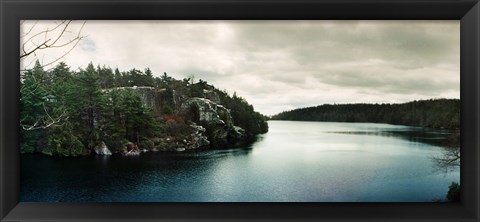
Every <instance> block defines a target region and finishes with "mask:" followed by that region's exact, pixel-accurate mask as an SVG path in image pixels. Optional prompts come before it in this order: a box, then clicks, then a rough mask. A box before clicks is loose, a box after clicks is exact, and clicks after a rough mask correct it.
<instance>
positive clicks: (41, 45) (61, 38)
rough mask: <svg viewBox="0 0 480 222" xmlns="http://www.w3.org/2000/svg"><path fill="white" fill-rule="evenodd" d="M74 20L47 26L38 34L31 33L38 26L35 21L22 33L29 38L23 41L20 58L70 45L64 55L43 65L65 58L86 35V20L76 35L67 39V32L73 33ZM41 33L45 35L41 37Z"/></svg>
mask: <svg viewBox="0 0 480 222" xmlns="http://www.w3.org/2000/svg"><path fill="white" fill-rule="evenodd" d="M72 22H73V20H63V21H61V22H60V23H59V24H56V26H55V27H53V28H46V29H45V30H43V31H40V32H38V33H36V34H31V33H32V30H34V28H35V27H37V22H35V24H34V25H32V27H30V29H29V30H28V31H27V32H26V33H25V34H24V35H22V37H23V38H26V39H27V40H25V41H24V42H23V43H22V47H21V48H22V50H21V54H20V59H21V60H24V59H26V58H28V57H30V56H37V52H39V51H41V50H46V49H53V48H63V47H69V49H68V50H65V51H63V54H62V55H60V56H57V57H55V58H54V59H53V60H51V61H45V62H43V63H42V67H47V66H50V65H53V64H54V63H56V62H58V61H60V60H61V59H63V58H64V57H65V56H67V55H68V54H69V53H70V52H71V51H72V50H73V49H74V48H75V47H76V46H77V45H78V43H79V42H80V41H81V40H82V39H84V38H85V37H86V36H83V35H82V30H83V28H84V26H85V23H86V21H83V23H82V25H81V27H80V29H79V31H78V32H77V33H76V35H74V36H73V37H71V38H69V39H66V38H68V37H67V36H68V35H67V34H68V33H72V30H71V26H72ZM29 35H31V36H29ZM41 35H43V39H42V38H40V39H39V37H40V36H41ZM70 46H71V47H70ZM49 60H50V59H49Z"/></svg>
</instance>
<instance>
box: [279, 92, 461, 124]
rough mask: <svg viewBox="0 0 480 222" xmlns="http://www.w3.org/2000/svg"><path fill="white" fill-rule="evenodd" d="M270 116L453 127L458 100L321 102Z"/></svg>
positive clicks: (309, 119)
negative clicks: (366, 102) (376, 102)
mask: <svg viewBox="0 0 480 222" xmlns="http://www.w3.org/2000/svg"><path fill="white" fill-rule="evenodd" d="M271 119H273V120H298V121H331V122H373V123H389V124H398V125H410V126H421V127H431V128H446V129H456V128H460V100H459V99H429V100H415V101H411V102H407V103H401V104H389V103H385V104H364V103H359V104H333V105H331V104H325V105H319V106H314V107H306V108H300V109H294V110H290V111H284V112H281V113H279V114H276V115H274V116H272V117H271Z"/></svg>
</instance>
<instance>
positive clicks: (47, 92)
mask: <svg viewBox="0 0 480 222" xmlns="http://www.w3.org/2000/svg"><path fill="white" fill-rule="evenodd" d="M140 89H141V90H143V91H141V90H140ZM20 93H21V98H20V104H21V113H20V126H21V148H20V151H21V152H22V153H32V152H41V153H44V154H48V155H55V156H79V155H87V154H89V153H92V152H93V151H96V148H98V147H108V149H110V150H111V151H112V152H113V153H116V152H123V153H125V152H127V151H132V149H135V151H137V150H143V151H147V150H153V151H158V150H185V149H196V148H201V147H204V148H205V147H207V148H208V147H222V146H231V145H238V144H242V143H244V142H247V141H249V140H251V139H252V138H253V137H254V136H255V135H257V134H259V133H265V132H267V131H268V125H267V122H266V121H265V117H264V116H263V115H261V114H260V113H258V112H255V110H254V108H253V106H252V105H250V104H249V103H248V102H247V101H246V100H245V99H243V98H241V97H239V96H237V95H236V94H235V93H234V94H233V95H232V96H230V95H229V94H228V93H227V92H226V91H222V90H219V89H217V88H215V87H214V86H212V85H209V84H207V82H206V81H203V80H199V81H198V82H194V81H193V79H191V78H185V79H182V80H176V79H174V78H172V77H171V76H168V75H167V74H166V73H163V75H161V77H154V74H153V73H152V71H151V70H150V69H148V68H146V69H145V70H144V71H141V70H138V69H132V70H129V71H120V70H118V69H115V70H113V69H111V68H109V67H105V66H97V67H95V66H94V65H93V64H92V63H90V64H89V65H88V66H87V67H86V68H85V69H80V70H78V71H73V70H71V69H70V68H69V67H68V66H67V64H65V63H60V64H59V65H58V66H56V67H55V68H54V69H52V70H43V69H42V68H41V66H40V64H39V63H38V61H37V64H36V65H35V67H34V68H32V69H30V70H26V71H25V72H23V73H22V76H21V92H20ZM148 93H149V94H148ZM150 94H151V95H153V99H152V101H153V102H152V103H151V104H150V103H149V101H148V99H149V98H148V97H147V95H150Z"/></svg>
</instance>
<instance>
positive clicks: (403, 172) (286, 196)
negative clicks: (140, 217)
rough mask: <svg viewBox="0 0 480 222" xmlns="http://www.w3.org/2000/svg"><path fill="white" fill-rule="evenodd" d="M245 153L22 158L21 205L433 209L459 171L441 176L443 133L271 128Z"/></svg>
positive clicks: (299, 125)
mask: <svg viewBox="0 0 480 222" xmlns="http://www.w3.org/2000/svg"><path fill="white" fill-rule="evenodd" d="M269 125H270V132H269V133H267V134H264V135H260V136H259V137H258V140H257V141H256V142H255V143H253V144H251V145H249V146H245V147H241V148H234V149H218V150H201V151H200V150H199V151H193V152H157V153H144V154H142V155H140V156H138V157H135V158H131V157H122V156H120V155H113V156H107V157H98V156H88V157H80V158H71V159H58V158H51V157H47V156H44V155H22V161H21V164H22V167H21V178H22V188H21V189H22V190H21V200H22V201H47V202H49V201H66V202H91V201H94V202H109V201H112V202H164V201H166V202H170V201H180V202H185V201H186V202H190V201H194V202H197V201H208V202H210V201H220V202H224V201H228V202H230V201H233V202H236V201H261V202H264V201H267V202H269V201H273V202H278V201H289V202H290V201H293V202H296V201H301V202H305V201H307V202H308V201H320V202H332V201H333V202H338V201H347V202H358V201H360V202H364V201H367V202H368V201H381V202H384V201H387V202H390V201H392V202H399V201H400V202H401V201H407V202H411V201H421V202H422V201H431V200H432V199H444V197H445V194H446V192H447V190H448V185H450V183H451V182H452V181H459V175H460V173H459V170H458V169H457V170H453V171H450V172H448V173H444V172H441V173H437V172H435V171H434V170H435V166H434V165H433V164H432V161H431V157H432V156H435V155H441V154H442V150H444V148H442V147H441V146H439V145H438V144H443V143H446V141H447V140H448V139H447V138H448V136H449V135H450V134H449V133H447V132H444V131H429V130H427V131H421V130H419V129H418V128H412V127H405V126H393V125H388V124H363V123H360V124H359V123H357V124H353V123H321V122H290V121H270V122H269Z"/></svg>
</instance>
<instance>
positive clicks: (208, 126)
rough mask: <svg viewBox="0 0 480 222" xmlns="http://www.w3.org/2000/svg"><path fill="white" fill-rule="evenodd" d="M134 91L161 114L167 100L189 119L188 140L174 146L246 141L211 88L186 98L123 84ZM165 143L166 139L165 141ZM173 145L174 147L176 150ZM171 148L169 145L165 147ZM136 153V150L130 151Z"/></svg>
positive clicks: (242, 131)
mask: <svg viewBox="0 0 480 222" xmlns="http://www.w3.org/2000/svg"><path fill="white" fill-rule="evenodd" d="M124 88H129V89H132V90H134V91H136V92H137V93H138V94H139V95H140V97H141V98H142V102H143V104H144V105H145V106H148V107H150V108H152V109H153V110H154V112H155V113H157V114H161V113H162V112H163V108H164V107H163V106H165V104H166V103H173V104H170V105H171V106H173V107H175V110H174V111H175V112H176V113H177V114H178V115H182V116H184V117H185V119H186V120H189V121H190V122H191V124H190V127H192V133H191V134H190V136H189V138H188V139H185V140H183V141H178V142H176V143H177V145H175V146H173V147H177V148H181V149H182V150H183V149H185V150H189V149H197V148H200V147H206V146H210V147H222V146H227V145H238V144H241V143H242V142H244V141H245V139H246V137H247V135H246V132H245V130H244V129H242V128H240V127H238V126H234V124H233V120H232V116H231V115H230V110H229V109H227V108H225V107H224V106H222V105H220V104H219V103H220V98H219V96H218V95H217V94H216V93H215V91H213V90H204V91H203V94H204V95H205V98H199V97H194V98H188V97H182V96H180V95H177V94H176V92H175V91H173V92H171V93H169V92H167V91H166V90H165V89H155V88H154V87H146V86H144V87H135V86H134V87H124ZM166 143H167V144H168V143H169V142H168V141H166ZM177 148H173V149H177ZM166 149H167V150H171V148H166ZM129 153H130V154H131V155H137V152H136V151H132V152H129Z"/></svg>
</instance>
